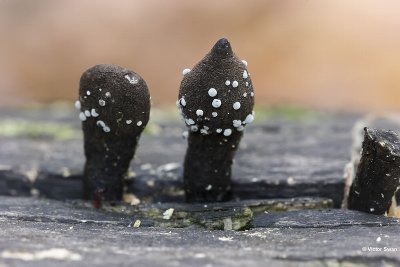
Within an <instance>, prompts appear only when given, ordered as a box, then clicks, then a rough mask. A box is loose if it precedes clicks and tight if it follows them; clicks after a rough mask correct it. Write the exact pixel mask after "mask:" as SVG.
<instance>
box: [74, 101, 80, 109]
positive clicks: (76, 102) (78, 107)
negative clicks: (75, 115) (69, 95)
mask: <svg viewBox="0 0 400 267" xmlns="http://www.w3.org/2000/svg"><path fill="white" fill-rule="evenodd" d="M75 108H76V109H77V110H80V109H81V101H79V100H76V101H75Z"/></svg>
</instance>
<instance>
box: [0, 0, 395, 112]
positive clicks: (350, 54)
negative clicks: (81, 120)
mask: <svg viewBox="0 0 400 267" xmlns="http://www.w3.org/2000/svg"><path fill="white" fill-rule="evenodd" d="M0 34H1V41H0V93H1V94H0V106H15V105H29V104H33V103H49V102H52V101H56V100H68V101H72V100H75V99H76V97H77V91H78V81H79V77H80V75H81V73H82V72H83V71H84V70H85V69H87V68H89V67H90V66H92V65H95V64H98V63H113V64H118V65H122V66H124V67H127V68H130V69H132V70H134V71H136V72H137V73H139V74H140V75H141V76H142V77H144V78H145V80H146V81H147V83H148V85H149V87H150V90H151V92H152V100H153V103H154V104H155V105H158V106H162V105H174V102H175V99H176V97H177V90H178V87H179V83H180V80H181V78H182V75H181V72H182V69H184V68H186V67H189V68H191V67H192V66H193V65H194V64H195V63H196V62H197V61H198V60H200V59H201V58H202V57H203V56H204V55H205V54H206V53H207V52H208V50H209V49H210V48H211V47H212V45H213V44H214V42H215V41H216V40H217V39H219V38H220V37H227V38H228V39H229V40H230V41H231V43H232V46H233V48H234V50H235V52H236V54H237V55H238V56H239V57H240V58H242V59H246V60H247V61H248V62H249V66H248V67H249V71H250V72H251V74H252V80H253V83H254V85H255V90H256V101H257V104H259V105H260V104H296V105H304V106H310V107H316V108H323V109H335V110H363V111H367V110H384V109H393V110H399V109H400V88H399V85H400V75H399V74H400V53H399V49H400V1H366V0H359V1H345V0H342V1H334V0H332V1H320V0H308V1H307V0H303V1H279V0H277V1H255V0H247V1H238V0H218V1H215V0H204V1H179V0H169V1H162V0H159V1H155V0H150V1H149V0H146V1H105V0H101V1H100V0H96V1H94V0H93V1H78V0H68V1H67V0H65V1H54V0H36V1H29V0H25V1H23V0H0Z"/></svg>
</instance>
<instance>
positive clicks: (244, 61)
mask: <svg viewBox="0 0 400 267" xmlns="http://www.w3.org/2000/svg"><path fill="white" fill-rule="evenodd" d="M242 63H243V64H244V65H246V67H247V61H246V60H244V59H242Z"/></svg>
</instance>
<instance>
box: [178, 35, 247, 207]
mask: <svg viewBox="0 0 400 267" xmlns="http://www.w3.org/2000/svg"><path fill="white" fill-rule="evenodd" d="M177 105H178V107H179V109H180V110H181V115H182V118H183V120H184V122H185V123H186V125H187V127H188V132H189V134H188V149H187V151H186V156H185V162H184V174H183V176H184V187H185V193H186V200H187V201H188V202H205V201H225V200H228V199H229V198H230V197H231V165H232V162H233V157H234V155H235V151H236V150H237V148H238V146H239V142H240V140H241V138H242V135H243V130H244V127H245V126H246V125H247V124H249V123H251V122H252V121H253V119H254V114H253V106H254V93H253V84H252V82H251V79H250V76H249V74H248V72H247V66H246V64H244V62H242V61H241V60H240V59H238V58H237V57H236V55H235V54H234V53H233V52H232V48H231V45H230V43H229V41H228V40H227V39H225V38H223V39H220V40H219V41H218V42H217V43H216V44H215V45H214V47H213V48H212V49H211V51H210V52H209V53H208V54H207V55H206V56H205V57H204V58H203V59H202V60H201V61H200V62H199V63H197V65H196V66H195V67H194V68H193V69H192V70H191V71H190V72H189V73H187V74H186V75H184V78H183V80H182V82H181V86H180V91H179V99H178V102H177Z"/></svg>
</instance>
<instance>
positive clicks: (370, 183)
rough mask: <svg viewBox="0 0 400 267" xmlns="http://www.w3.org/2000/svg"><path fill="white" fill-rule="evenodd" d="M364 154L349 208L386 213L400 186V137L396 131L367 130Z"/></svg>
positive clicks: (351, 188) (350, 197) (351, 192)
mask: <svg viewBox="0 0 400 267" xmlns="http://www.w3.org/2000/svg"><path fill="white" fill-rule="evenodd" d="M364 131H365V135H364V142H363V146H362V155H361V159H360V163H359V165H358V169H357V172H356V176H355V179H354V181H353V183H352V185H351V187H350V194H349V200H348V207H349V209H352V210H359V211H364V212H367V213H372V214H385V213H386V212H387V211H388V210H389V208H390V206H391V204H392V198H393V196H394V194H395V192H396V190H397V188H398V186H399V177H400V137H399V136H398V134H397V133H395V132H393V131H385V130H379V129H371V128H365V129H364Z"/></svg>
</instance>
